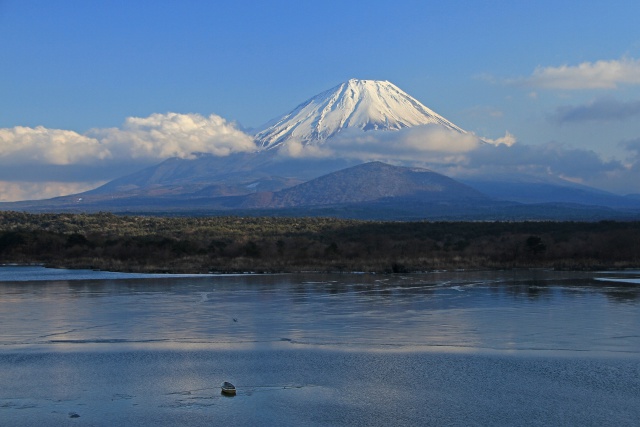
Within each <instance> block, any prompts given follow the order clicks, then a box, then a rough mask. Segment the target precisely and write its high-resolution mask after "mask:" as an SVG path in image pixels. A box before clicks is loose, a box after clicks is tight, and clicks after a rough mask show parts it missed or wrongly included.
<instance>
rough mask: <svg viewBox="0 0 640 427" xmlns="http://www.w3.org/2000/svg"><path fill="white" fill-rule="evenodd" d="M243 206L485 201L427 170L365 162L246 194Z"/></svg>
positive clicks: (462, 186) (462, 185) (444, 177)
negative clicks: (276, 188)
mask: <svg viewBox="0 0 640 427" xmlns="http://www.w3.org/2000/svg"><path fill="white" fill-rule="evenodd" d="M246 197H247V198H246V201H245V202H244V203H242V207H245V208H247V207H251V208H258V207H259V208H285V207H302V206H322V205H341V204H357V203H362V202H371V201H379V200H393V199H396V198H403V199H416V200H421V201H422V202H433V201H456V200H465V201H469V200H486V199H487V197H486V196H484V195H483V194H482V193H480V192H479V191H476V190H474V189H473V188H471V187H468V186H466V185H464V184H462V183H460V182H458V181H455V180H453V179H451V178H448V177H446V176H444V175H441V174H438V173H435V172H432V171H430V170H428V169H421V168H407V167H401V166H391V165H388V164H385V163H381V162H371V163H365V164H362V165H358V166H353V167H350V168H347V169H343V170H340V171H337V172H333V173H330V174H328V175H324V176H321V177H319V178H316V179H313V180H311V181H308V182H305V183H303V184H299V185H296V186H295V187H291V188H287V189H284V190H280V191H278V192H276V193H259V194H253V195H250V196H246Z"/></svg>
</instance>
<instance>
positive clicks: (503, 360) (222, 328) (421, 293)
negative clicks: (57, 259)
mask: <svg viewBox="0 0 640 427" xmlns="http://www.w3.org/2000/svg"><path fill="white" fill-rule="evenodd" d="M638 276H640V274H638V272H624V273H619V274H613V273H600V274H596V273H578V272H576V273H569V272H565V273H557V272H547V271H518V272H468V273H465V272H461V273H429V274H416V275H388V276H387V275H368V274H341V275H326V274H298V275H254V276H249V275H244V276H214V275H212V276H188V275H185V276H178V277H176V276H162V275H157V276H144V275H126V274H119V273H104V272H92V271H69V270H48V269H44V268H42V267H0V324H1V325H2V328H1V329H0V384H2V387H1V388H0V420H3V422H2V424H5V423H6V424H7V425H176V424H184V425H212V424H222V423H225V422H227V423H234V424H236V425H274V424H280V425H362V426H371V425H389V424H397V423H402V424H407V425H637V420H638V419H640V405H638V402H639V401H640V326H639V325H640V285H638V279H637V278H638ZM225 380H229V381H231V382H233V383H234V384H236V386H237V387H238V395H237V396H235V397H232V398H226V397H224V396H221V395H220V390H219V387H218V386H219V384H220V383H221V382H222V381H225Z"/></svg>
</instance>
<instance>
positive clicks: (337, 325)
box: [0, 268, 640, 353]
mask: <svg viewBox="0 0 640 427" xmlns="http://www.w3.org/2000/svg"><path fill="white" fill-rule="evenodd" d="M4 273H6V272H5V271H3V269H2V268H0V322H2V324H3V328H2V331H1V332H0V346H3V347H4V348H10V347H16V346H19V347H20V346H21V347H24V346H48V347H51V346H53V347H55V348H73V349H78V348H79V347H81V346H85V347H86V346H92V348H94V347H96V346H97V347H100V346H102V347H103V348H108V346H113V345H132V346H143V347H144V346H154V345H156V346H157V345H165V346H178V347H180V346H193V345H196V346H198V345H199V346H215V347H234V346H239V345H243V346H270V347H281V346H332V347H335V346H337V347H340V348H346V349H348V348H351V347H357V348H363V347H366V348H371V349H396V350H397V349H405V350H411V349H432V350H433V349H437V348H446V349H447V351H451V349H457V350H459V351H460V350H462V351H476V350H478V349H491V350H495V351H511V350H515V351H534V350H551V351H556V350H570V351H615V352H632V353H640V334H639V333H638V331H637V326H636V325H637V324H640V304H638V301H639V298H638V295H639V293H640V287H639V286H634V285H630V284H629V283H619V282H601V281H596V280H594V279H595V277H596V276H595V275H593V274H591V273H575V272H564V273H556V272H548V271H533V272H532V271H509V272H473V273H470V272H453V273H431V274H416V275H403V276H395V275H394V276H381V275H368V274H359V275H350V274H340V275H331V274H297V275H258V276H217V277H179V278H159V277H153V278H148V279H142V278H134V279H129V278H123V279H118V280H116V279H114V278H112V277H108V278H106V279H105V278H103V279H100V277H101V276H100V274H101V273H96V277H97V279H96V280H87V279H86V276H85V274H87V273H86V272H83V273H81V275H80V277H81V278H80V279H78V280H73V274H72V272H71V273H69V272H68V273H66V274H67V276H65V280H47V279H48V276H47V271H44V270H41V271H40V273H39V274H40V276H39V278H40V279H41V280H39V281H21V282H18V281H4V282H3V281H1V280H2V278H3V274H4ZM7 274H8V273H7ZM10 274H11V275H12V276H11V277H15V275H16V271H15V269H13V270H12V271H11V272H10ZM30 274H32V275H34V274H35V273H34V271H31V272H30ZM69 275H70V276H69ZM59 277H60V276H59V275H56V276H55V279H59ZM620 337H624V338H623V339H621V338H620ZM105 346H106V347H105ZM87 348H88V347H87Z"/></svg>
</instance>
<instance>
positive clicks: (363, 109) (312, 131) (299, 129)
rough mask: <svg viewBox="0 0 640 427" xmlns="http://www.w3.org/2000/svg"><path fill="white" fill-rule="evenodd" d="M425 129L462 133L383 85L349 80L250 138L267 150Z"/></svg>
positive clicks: (442, 119) (402, 94)
mask: <svg viewBox="0 0 640 427" xmlns="http://www.w3.org/2000/svg"><path fill="white" fill-rule="evenodd" d="M425 124H439V125H442V126H444V127H446V128H447V129H449V130H452V131H455V132H460V133H466V131H464V130H462V129H461V128H459V127H458V126H456V125H454V124H453V123H451V122H450V121H448V120H447V119H445V118H444V117H442V116H440V115H438V114H437V113H435V112H434V111H432V110H430V109H429V108H427V107H425V106H424V105H422V104H421V103H420V102H419V101H417V100H416V99H415V98H413V97H411V96H410V95H408V94H407V93H405V92H403V91H402V90H401V89H399V88H398V87H397V86H395V85H394V84H392V83H390V82H388V81H378V80H357V79H351V80H349V81H348V82H345V83H342V84H340V85H338V86H336V87H334V88H332V89H329V90H328V91H326V92H323V93H321V94H319V95H316V96H314V97H313V98H311V99H309V100H307V101H306V102H304V103H302V104H300V105H299V106H298V107H296V108H295V109H294V110H293V111H291V112H290V113H288V114H285V115H284V116H282V117H280V118H278V119H275V120H273V121H271V122H269V123H267V124H266V125H265V126H263V127H262V128H261V129H259V130H258V131H257V133H256V134H255V139H256V143H257V144H258V146H259V147H262V148H267V149H269V148H274V147H278V146H280V145H281V144H283V143H284V142H286V141H288V140H296V141H299V142H303V143H318V142H322V141H325V140H327V139H329V138H331V137H333V136H335V135H337V134H338V133H339V132H340V131H342V130H344V129H347V128H350V129H361V130H363V131H369V130H399V129H402V128H406V127H411V126H418V125H425Z"/></svg>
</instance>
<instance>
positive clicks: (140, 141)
mask: <svg viewBox="0 0 640 427" xmlns="http://www.w3.org/2000/svg"><path fill="white" fill-rule="evenodd" d="M255 149H256V146H255V144H254V143H253V138H252V137H251V136H250V135H247V134H246V133H244V132H242V131H241V130H239V129H238V128H237V127H236V126H235V125H234V124H233V123H230V122H228V121H226V120H225V119H223V118H222V117H220V116H217V115H215V114H212V115H210V116H209V117H203V116H201V115H199V114H177V113H167V114H152V115H151V116H149V117H144V118H139V117H129V118H127V119H126V120H125V122H124V124H123V126H122V127H120V128H109V129H92V130H90V131H89V132H87V133H86V134H84V135H82V134H79V133H77V132H74V131H70V130H62V129H47V128H44V127H42V126H38V127H36V128H29V127H22V126H16V127H13V128H0V164H11V165H15V164H28V165H37V164H42V165H70V164H79V163H80V164H96V163H100V162H104V161H113V162H116V161H125V160H126V161H130V160H131V159H144V160H149V159H156V160H163V159H166V158H169V157H182V158H188V157H191V156H192V155H193V153H210V154H214V155H217V156H226V155H229V154H231V153H233V152H240V151H253V150H255Z"/></svg>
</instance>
